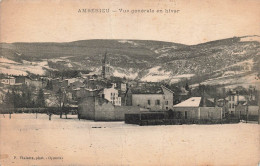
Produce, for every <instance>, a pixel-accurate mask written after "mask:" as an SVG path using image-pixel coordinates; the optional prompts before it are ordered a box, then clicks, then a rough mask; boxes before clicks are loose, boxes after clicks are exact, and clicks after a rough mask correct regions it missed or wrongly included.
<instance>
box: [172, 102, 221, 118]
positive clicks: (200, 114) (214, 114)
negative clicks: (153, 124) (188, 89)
mask: <svg viewBox="0 0 260 166" xmlns="http://www.w3.org/2000/svg"><path fill="white" fill-rule="evenodd" d="M205 103H207V102H203V100H202V97H191V98H189V99H187V100H185V101H183V102H181V103H179V104H176V105H174V106H173V111H174V112H179V113H180V116H181V117H182V118H183V119H222V108H221V107H208V106H207V105H205ZM203 105H204V106H203Z"/></svg>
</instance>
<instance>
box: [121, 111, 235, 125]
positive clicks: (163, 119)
mask: <svg viewBox="0 0 260 166" xmlns="http://www.w3.org/2000/svg"><path fill="white" fill-rule="evenodd" d="M239 121H240V120H239V119H238V118H235V117H234V118H228V119H183V118H182V119H179V118H175V117H174V118H171V116H169V115H168V113H167V112H165V113H140V114H125V123H127V124H137V125H141V126H145V125H182V124H226V123H239Z"/></svg>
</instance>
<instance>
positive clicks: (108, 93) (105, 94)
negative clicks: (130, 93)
mask: <svg viewBox="0 0 260 166" xmlns="http://www.w3.org/2000/svg"><path fill="white" fill-rule="evenodd" d="M101 97H102V98H104V99H106V100H108V101H109V102H111V103H112V104H113V105H115V106H121V97H119V94H118V90H117V89H115V84H113V85H112V87H111V88H104V90H103V91H102V93H101Z"/></svg>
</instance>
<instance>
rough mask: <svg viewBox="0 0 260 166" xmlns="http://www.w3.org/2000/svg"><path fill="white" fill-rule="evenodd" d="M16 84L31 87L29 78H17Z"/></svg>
mask: <svg viewBox="0 0 260 166" xmlns="http://www.w3.org/2000/svg"><path fill="white" fill-rule="evenodd" d="M15 82H16V83H21V84H23V85H28V86H29V85H30V84H31V79H30V78H29V77H28V76H17V77H16V78H15Z"/></svg>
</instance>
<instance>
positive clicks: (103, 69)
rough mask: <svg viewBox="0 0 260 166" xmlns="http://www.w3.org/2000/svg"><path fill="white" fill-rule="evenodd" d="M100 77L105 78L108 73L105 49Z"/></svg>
mask: <svg viewBox="0 0 260 166" xmlns="http://www.w3.org/2000/svg"><path fill="white" fill-rule="evenodd" d="M101 75H102V78H106V77H107V76H109V75H110V69H109V66H108V63H107V51H106V52H105V54H104V58H103V60H102V73H101Z"/></svg>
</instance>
